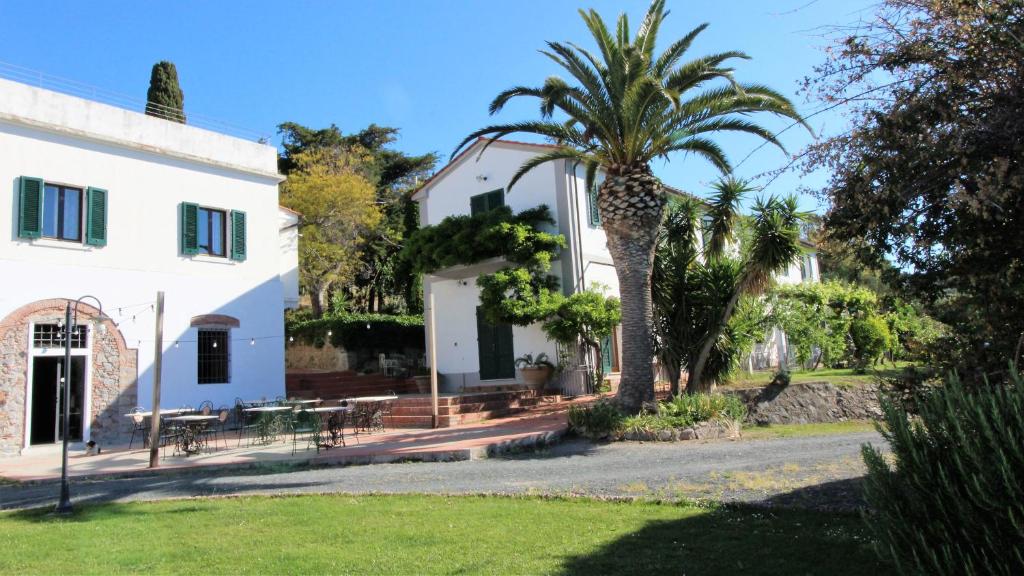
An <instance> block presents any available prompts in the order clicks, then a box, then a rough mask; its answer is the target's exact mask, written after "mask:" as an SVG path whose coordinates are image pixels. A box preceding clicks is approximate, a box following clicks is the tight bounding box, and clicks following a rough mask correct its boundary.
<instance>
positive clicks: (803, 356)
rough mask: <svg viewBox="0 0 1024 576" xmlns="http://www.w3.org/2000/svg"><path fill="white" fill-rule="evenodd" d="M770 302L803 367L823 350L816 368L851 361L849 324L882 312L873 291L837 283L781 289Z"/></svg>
mask: <svg viewBox="0 0 1024 576" xmlns="http://www.w3.org/2000/svg"><path fill="white" fill-rule="evenodd" d="M769 302H770V304H769V306H770V307H771V310H772V319H773V321H774V322H776V323H777V324H778V326H779V327H781V328H782V330H783V331H784V332H785V333H786V339H787V340H788V341H789V345H790V347H791V348H792V349H793V350H795V352H796V357H797V361H798V362H799V363H800V364H804V365H805V364H806V363H807V362H808V361H809V360H810V358H811V355H812V354H813V352H814V349H815V348H817V349H818V350H819V351H820V355H819V356H818V358H817V360H816V362H815V364H814V366H813V368H817V367H818V364H819V363H824V364H825V365H826V366H834V365H836V364H838V363H839V362H842V361H846V360H850V359H851V358H850V357H849V352H852V346H851V345H852V340H851V338H850V324H851V323H852V322H853V321H854V320H855V319H857V318H861V317H864V316H867V315H875V314H879V313H880V308H879V305H878V297H877V296H876V295H875V293H874V292H873V291H872V290H870V289H868V288H865V287H863V286H857V285H855V284H849V283H846V282H838V281H834V280H827V281H825V282H820V283H819V282H805V283H802V284H796V285H789V286H779V287H777V288H776V289H775V290H773V291H772V294H771V295H770V298H769Z"/></svg>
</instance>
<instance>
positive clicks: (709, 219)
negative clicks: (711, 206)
mask: <svg viewBox="0 0 1024 576" xmlns="http://www.w3.org/2000/svg"><path fill="white" fill-rule="evenodd" d="M714 232H715V217H714V216H712V215H711V214H704V215H703V216H701V217H700V233H701V241H702V242H703V244H704V246H705V247H706V246H707V245H708V244H710V243H711V236H712V235H713V234H714Z"/></svg>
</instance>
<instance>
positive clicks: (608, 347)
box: [601, 335, 614, 374]
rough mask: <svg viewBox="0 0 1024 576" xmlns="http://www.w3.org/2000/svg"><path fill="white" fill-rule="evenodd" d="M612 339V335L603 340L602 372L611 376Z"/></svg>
mask: <svg viewBox="0 0 1024 576" xmlns="http://www.w3.org/2000/svg"><path fill="white" fill-rule="evenodd" d="M613 353H614V351H613V349H612V337H611V335H608V336H605V337H604V338H601V371H602V372H603V373H605V374H610V373H611V371H612V355H613Z"/></svg>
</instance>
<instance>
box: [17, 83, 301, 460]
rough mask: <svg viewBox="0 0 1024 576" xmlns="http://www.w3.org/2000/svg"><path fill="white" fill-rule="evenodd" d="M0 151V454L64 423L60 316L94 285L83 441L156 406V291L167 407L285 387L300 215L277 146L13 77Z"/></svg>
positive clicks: (83, 340) (79, 342)
mask: <svg viewBox="0 0 1024 576" xmlns="http://www.w3.org/2000/svg"><path fill="white" fill-rule="evenodd" d="M0 154H2V157H3V162H0V183H2V184H3V187H2V190H4V194H5V196H6V197H5V198H4V200H3V201H2V202H0V226H3V227H6V232H5V233H3V235H2V237H0V276H2V278H3V285H4V287H3V289H2V290H0V455H11V454H17V453H19V452H22V451H24V450H26V449H31V448H33V447H35V446H45V445H47V444H52V443H55V442H57V441H58V440H59V439H60V438H61V435H62V434H63V433H64V431H63V430H61V429H60V426H59V424H58V422H57V419H56V415H57V413H58V411H59V410H60V404H59V401H58V396H59V395H60V393H59V392H60V391H59V389H60V383H59V377H58V371H59V370H60V369H61V365H62V363H63V362H62V359H63V354H64V336H63V334H64V333H65V330H64V312H65V307H66V306H67V304H68V303H69V302H73V301H75V300H77V299H79V298H80V297H82V296H85V295H88V296H89V298H84V299H82V300H81V303H80V304H78V305H77V306H76V310H77V322H76V324H75V326H74V329H73V330H72V332H71V337H70V344H71V348H72V363H71V370H70V372H71V373H70V378H69V379H68V382H69V385H70V387H71V397H72V400H71V403H70V409H71V414H72V422H71V425H70V427H69V431H68V432H69V433H70V435H71V440H72V441H75V442H80V441H85V440H89V439H92V440H96V441H97V442H100V443H101V444H111V443H119V442H121V441H123V440H126V438H125V433H126V431H127V430H129V428H130V426H129V422H128V420H129V419H128V418H126V417H124V414H126V413H127V412H129V410H131V409H132V408H134V407H135V406H142V407H145V408H149V407H150V406H151V402H152V385H153V368H152V367H153V360H154V357H155V354H156V349H155V347H156V344H155V331H156V328H155V322H156V314H155V301H156V294H157V292H158V291H162V292H164V294H165V299H166V300H165V301H166V304H165V315H164V325H163V348H162V359H163V369H162V387H161V405H162V406H163V407H177V406H183V405H191V406H198V405H199V404H200V403H201V402H203V401H210V402H212V403H213V404H214V407H219V406H221V405H233V403H234V400H235V398H243V399H246V400H249V399H252V398H260V397H274V396H277V395H279V394H283V393H284V324H283V314H282V311H283V308H284V307H286V306H289V305H295V304H296V303H297V301H298V282H297V278H298V273H297V237H298V236H297V225H298V215H296V214H295V213H293V212H291V211H288V210H284V209H281V208H279V206H278V203H277V198H278V191H277V185H278V183H279V182H280V181H281V180H282V179H283V178H282V177H281V176H280V175H279V174H278V173H277V152H276V150H275V149H274V148H273V147H271V146H268V145H264V144H257V143H254V142H250V141H246V140H243V139H239V138H233V137H230V136H226V135H223V134H218V133H214V132H210V131H207V130H203V129H199V128H196V127H192V126H188V125H184V124H178V123H174V122H169V121H166V120H163V119H159V118H154V117H150V116H146V115H143V114H140V113H137V112H132V111H128V110H124V109H121V108H116V107H113V106H108V105H106V104H101V103H98V102H93V101H89V100H84V99H81V98H77V97H73V96H69V95H65V94H60V93H57V92H52V91H49V90H44V89H41V88H36V87H32V86H27V85H24V84H19V83H16V82H11V81H7V80H0ZM101 306H102V313H101V310H100V307H101Z"/></svg>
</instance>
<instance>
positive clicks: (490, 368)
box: [476, 307, 516, 380]
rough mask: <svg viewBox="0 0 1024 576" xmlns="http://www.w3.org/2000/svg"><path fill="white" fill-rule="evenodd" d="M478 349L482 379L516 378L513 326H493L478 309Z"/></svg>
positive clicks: (478, 308)
mask: <svg viewBox="0 0 1024 576" xmlns="http://www.w3.org/2000/svg"><path fill="white" fill-rule="evenodd" d="M476 337H477V349H478V351H479V354H480V379H481V380H496V379H498V378H515V377H516V363H515V353H514V349H513V342H512V325H511V324H491V323H490V322H488V321H487V320H486V319H485V318H484V313H483V310H482V309H481V308H480V307H477V309H476Z"/></svg>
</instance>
